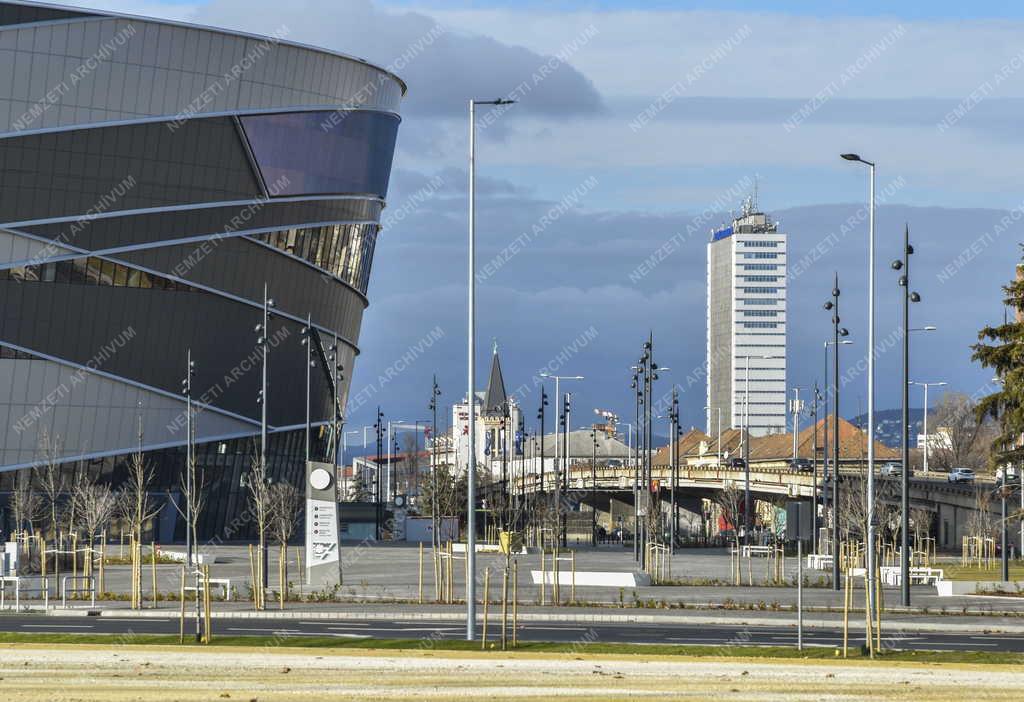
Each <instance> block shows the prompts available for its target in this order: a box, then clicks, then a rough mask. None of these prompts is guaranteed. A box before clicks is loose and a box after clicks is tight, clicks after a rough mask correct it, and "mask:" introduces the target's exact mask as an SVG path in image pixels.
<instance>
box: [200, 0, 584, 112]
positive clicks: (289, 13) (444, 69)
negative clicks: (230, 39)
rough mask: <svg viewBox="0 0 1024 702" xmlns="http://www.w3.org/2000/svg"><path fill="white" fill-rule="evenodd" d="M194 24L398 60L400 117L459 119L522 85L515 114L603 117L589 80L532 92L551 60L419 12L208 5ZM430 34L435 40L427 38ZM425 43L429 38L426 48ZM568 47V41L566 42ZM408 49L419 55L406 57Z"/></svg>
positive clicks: (553, 74)
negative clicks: (404, 88)
mask: <svg viewBox="0 0 1024 702" xmlns="http://www.w3.org/2000/svg"><path fill="white" fill-rule="evenodd" d="M196 21H199V22H203V23H207V24H214V25H219V26H225V27H235V28H242V29H246V30H249V31H253V32H258V33H270V32H272V31H274V30H275V29H276V28H278V27H280V26H282V25H286V26H287V27H288V28H289V30H290V32H289V38H290V39H293V40H297V41H302V42H306V43H309V44H314V45H317V46H324V47H327V48H331V49H335V50H338V51H343V52H345V53H348V54H352V55H355V56H359V57H361V58H364V59H366V60H368V61H371V62H373V63H376V64H379V65H381V66H388V65H391V64H393V63H394V62H395V61H396V60H399V59H401V58H402V57H403V56H405V57H406V58H407V60H403V61H402V64H403V66H402V67H401V70H399V71H398V73H399V75H400V76H401V78H402V79H403V80H405V81H406V83H408V85H409V93H408V98H407V101H406V103H405V106H404V107H403V112H404V113H405V114H406V115H409V116H411V115H416V114H419V115H424V116H442V117H450V116H455V115H462V114H464V112H465V109H466V103H467V101H468V100H469V99H470V98H480V99H483V98H492V97H500V96H502V95H505V94H507V93H509V92H511V91H513V90H515V89H516V87H517V86H519V85H520V84H521V83H522V82H523V81H528V82H530V83H531V86H532V87H531V89H530V91H529V99H524V100H523V102H522V105H520V106H517V108H516V109H521V110H523V111H526V112H532V113H536V114H539V115H551V116H555V115H582V114H592V113H597V112H600V111H601V110H602V100H601V96H600V95H599V94H598V92H597V90H596V89H595V88H594V86H593V84H592V83H591V81H590V80H588V79H587V78H586V77H585V76H584V75H583V74H581V73H580V72H579V71H577V70H576V69H575V68H573V67H572V66H571V65H568V64H564V63H560V65H559V66H558V68H557V69H556V70H552V71H549V72H547V74H546V75H545V77H544V78H543V79H541V80H540V81H539V82H536V84H534V81H535V78H534V75H535V74H536V73H537V72H538V71H541V70H542V66H544V65H545V64H548V63H549V62H550V61H551V60H552V57H550V56H542V55H540V54H538V53H535V52H533V51H530V50H528V49H524V48H522V47H517V46H511V45H508V44H504V43H502V42H500V41H497V40H496V39H492V38H490V37H487V36H480V35H474V34H467V33H465V32H458V31H454V30H449V29H447V28H442V29H444V31H443V32H440V33H439V34H438V32H437V30H435V27H437V26H438V25H437V22H436V21H435V20H434V19H432V18H431V17H428V16H427V15H424V14H421V13H418V12H386V11H383V10H381V9H379V8H377V7H376V6H375V5H374V3H373V2H371V1H370V0H335V1H333V2H330V3H326V2H317V1H316V0H295V1H293V2H287V3H281V2H271V1H269V0H213V1H212V2H210V3H209V4H208V5H203V6H200V7H199V8H197V14H196ZM432 32H433V35H432ZM424 37H432V38H431V39H430V40H429V42H427V41H423V39H424ZM572 39H573V37H572V36H566V37H565V40H566V42H569V41H571V40H572ZM411 47H418V48H416V49H415V50H412V49H411Z"/></svg>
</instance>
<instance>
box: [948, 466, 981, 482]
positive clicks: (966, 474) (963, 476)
mask: <svg viewBox="0 0 1024 702" xmlns="http://www.w3.org/2000/svg"><path fill="white" fill-rule="evenodd" d="M946 480H947V481H948V482H950V483H973V482H974V471H973V470H972V469H970V468H954V469H953V470H951V471H949V475H947V476H946Z"/></svg>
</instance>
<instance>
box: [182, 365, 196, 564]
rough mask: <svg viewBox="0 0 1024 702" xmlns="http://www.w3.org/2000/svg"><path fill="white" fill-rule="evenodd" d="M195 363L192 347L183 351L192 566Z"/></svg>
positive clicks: (187, 557)
mask: <svg viewBox="0 0 1024 702" xmlns="http://www.w3.org/2000/svg"><path fill="white" fill-rule="evenodd" d="M195 374H196V364H195V362H194V361H193V360H192V349H191V348H189V349H188V350H187V351H186V352H185V379H184V380H182V381H181V392H182V394H184V395H185V492H186V493H187V494H186V495H185V563H186V564H187V565H188V567H189V568H191V567H192V502H193V495H192V491H193V490H195V489H196V488H195V485H193V482H194V474H195V456H194V453H195V451H194V450H193V448H192V378H194V377H195Z"/></svg>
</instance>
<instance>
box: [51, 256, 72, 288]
mask: <svg viewBox="0 0 1024 702" xmlns="http://www.w3.org/2000/svg"><path fill="white" fill-rule="evenodd" d="M74 267H75V264H74V261H58V262H57V274H56V278H55V280H56V281H57V282H58V283H70V282H71V272H72V271H73V270H74Z"/></svg>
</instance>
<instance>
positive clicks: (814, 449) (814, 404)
mask: <svg viewBox="0 0 1024 702" xmlns="http://www.w3.org/2000/svg"><path fill="white" fill-rule="evenodd" d="M820 403H821V392H820V391H819V390H818V381H817V380H815V381H814V389H813V390H812V391H811V426H812V427H813V429H812V436H813V438H812V439H811V553H813V554H815V555H817V553H818V405H819V404H820ZM823 453H824V452H823Z"/></svg>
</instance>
